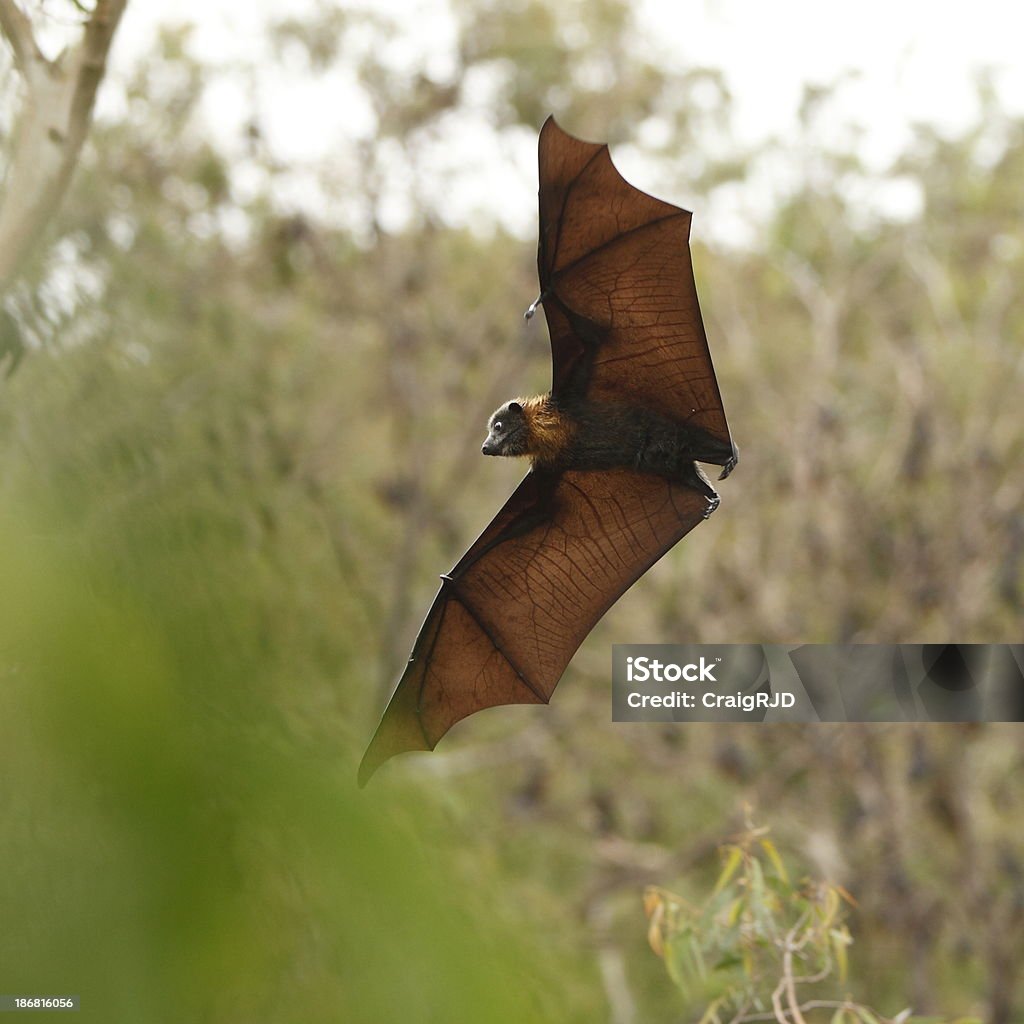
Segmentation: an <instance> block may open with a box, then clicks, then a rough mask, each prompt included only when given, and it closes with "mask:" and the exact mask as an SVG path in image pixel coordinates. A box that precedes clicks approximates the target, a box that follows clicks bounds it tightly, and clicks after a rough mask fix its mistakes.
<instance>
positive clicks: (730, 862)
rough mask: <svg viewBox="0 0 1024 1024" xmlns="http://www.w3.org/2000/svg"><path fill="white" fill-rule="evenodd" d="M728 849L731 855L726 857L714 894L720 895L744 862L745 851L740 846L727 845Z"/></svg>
mask: <svg viewBox="0 0 1024 1024" xmlns="http://www.w3.org/2000/svg"><path fill="white" fill-rule="evenodd" d="M726 849H727V850H728V851H729V856H728V857H727V858H726V861H725V866H724V867H723V868H722V873H721V874H720V875H719V876H718V881H717V882H716V883H715V890H714V892H713V893H712V895H713V896H716V895H718V893H720V892H721V891H722V890H723V889H724V888H725V887H726V886H727V885H728V884H729V880H730V879H731V878H732V876H733V875H735V874H736V869H737V868H738V867H739V866H740V864H742V863H743V851H742V850H741V849H740V848H739V847H738V846H727V847H726Z"/></svg>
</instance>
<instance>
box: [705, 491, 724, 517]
mask: <svg viewBox="0 0 1024 1024" xmlns="http://www.w3.org/2000/svg"><path fill="white" fill-rule="evenodd" d="M721 504H722V499H721V498H720V497H719V496H718V495H717V494H716V495H715V496H714V497H709V498H708V505H707V508H706V509H704V513H703V515H704V518H705V519H710V518H711V513H712V512H714V511H715V509H716V508H718V506H719V505H721Z"/></svg>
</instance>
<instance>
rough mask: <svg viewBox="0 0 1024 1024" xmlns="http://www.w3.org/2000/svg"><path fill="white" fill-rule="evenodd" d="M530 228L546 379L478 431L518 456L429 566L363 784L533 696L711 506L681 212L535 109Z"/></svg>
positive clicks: (722, 461)
mask: <svg viewBox="0 0 1024 1024" xmlns="http://www.w3.org/2000/svg"><path fill="white" fill-rule="evenodd" d="M540 229H541V230H540V244H539V247H538V254H537V266H538V271H539V275H540V285H541V297H540V299H539V300H538V301H539V302H540V303H542V304H543V306H544V313H545V317H546V319H547V322H548V331H549V333H550V335H551V355H552V364H553V365H552V378H553V381H552V388H551V392H550V393H549V394H547V395H542V396H540V397H537V398H530V399H515V400H513V401H511V402H506V403H505V404H504V405H503V406H502V407H501V408H500V409H498V410H497V411H496V412H495V413H494V415H493V416H492V417H491V419H490V423H489V424H488V436H487V440H486V441H485V443H484V446H483V451H484V454H487V455H506V456H525V457H528V458H530V460H531V462H532V469H531V471H530V472H529V473H528V474H527V475H526V478H525V479H524V480H523V482H522V483H521V484H520V485H519V487H518V488H517V489H516V491H515V493H514V494H513V495H512V496H511V497H510V498H509V500H508V501H507V502H506V504H505V506H504V508H502V509H501V511H500V512H499V513H498V514H497V516H496V517H495V518H494V520H493V521H492V522H491V524H490V526H488V527H487V529H486V530H484V532H483V533H482V534H481V535H480V537H478V538H477V540H476V542H475V543H474V544H473V545H472V547H470V549H469V550H468V551H467V552H466V554H465V555H464V556H463V557H462V558H461V559H460V561H459V563H458V564H457V565H456V566H455V567H454V568H453V569H452V570H451V572H450V573H448V574H447V575H445V576H443V577H442V584H441V590H440V592H439V593H438V595H437V598H436V599H435V600H434V603H433V605H432V606H431V609H430V611H429V612H428V613H427V618H426V621H425V622H424V623H423V628H422V629H421V630H420V634H419V636H418V637H417V638H416V643H415V645H414V647H413V651H412V655H411V656H410V658H409V664H408V665H407V666H406V669H405V672H404V673H403V674H402V678H401V679H400V680H399V683H398V687H397V689H396V690H395V693H394V695H393V696H392V698H391V701H390V703H389V704H388V707H387V710H386V711H385V713H384V718H383V719H382V721H381V724H380V726H379V727H378V729H377V732H376V734H375V735H374V738H373V741H372V742H371V744H370V747H369V749H368V750H367V752H366V755H365V756H364V758H363V763H362V765H361V766H360V770H359V778H360V783H361V784H362V783H365V781H366V780H367V779H368V778H369V776H370V775H371V774H372V773H373V772H374V771H375V770H376V768H377V766H378V765H379V764H380V763H381V762H382V761H384V760H386V759H387V758H388V757H390V756H392V755H393V754H396V753H399V752H400V751H403V750H431V749H433V747H434V745H435V744H436V743H437V741H438V740H439V739H440V738H441V737H442V736H443V735H444V733H445V732H447V730H448V729H449V728H450V727H451V726H452V725H453V724H454V723H455V722H457V721H459V720H460V719H462V718H465V717H466V716H467V715H470V714H473V712H475V711H479V710H481V709H482V708H486V707H491V706H494V705H497V704H515V703H527V704H531V703H546V702H547V701H548V700H549V699H550V697H551V693H552V691H553V690H554V688H555V685H556V684H557V682H558V680H559V678H560V676H561V674H562V672H563V670H564V669H565V666H566V665H567V664H568V663H569V660H570V659H571V657H572V655H573V654H574V652H575V651H576V648H577V647H578V646H579V645H580V644H581V643H582V642H583V639H584V638H585V637H586V635H587V634H588V633H589V632H590V630H591V629H592V628H593V627H594V625H595V623H596V622H597V620H598V619H599V618H600V617H601V616H602V615H603V614H604V613H605V612H606V611H607V610H608V608H610V607H611V605H612V604H614V603H615V601H616V600H618V598H619V597H620V596H621V595H622V593H623V592H624V591H625V590H626V589H627V588H628V587H629V586H630V585H631V584H633V583H634V582H635V581H636V580H637V579H638V578H639V577H640V576H641V575H642V574H643V573H644V572H645V571H646V570H647V569H648V568H649V567H650V566H651V565H653V564H654V562H656V561H657V560H658V559H659V558H660V557H661V556H662V555H663V554H664V553H665V552H666V551H668V550H669V548H671V547H672V546H673V545H674V544H675V543H676V542H677V541H678V540H679V539H680V538H681V537H683V536H684V535H685V534H686V533H688V532H689V531H690V530H691V529H693V527H694V526H696V525H697V524H698V523H700V522H701V521H702V520H703V519H705V518H707V517H708V516H709V515H710V514H711V512H713V511H714V509H715V508H716V507H717V506H718V503H719V498H718V495H717V493H716V492H715V490H714V488H713V487H712V486H711V484H710V483H709V482H708V480H707V477H705V476H704V474H703V473H702V472H701V471H700V469H699V468H698V467H697V463H698V462H707V463H712V464H714V465H718V466H722V467H724V468H723V471H722V474H721V477H725V476H728V474H729V473H730V471H731V470H732V468H733V466H735V464H736V448H735V446H734V444H733V442H732V438H731V436H730V434H729V428H728V425H727V424H726V420H725V413H724V411H723V409H722V398H721V395H720V394H719V391H718V384H717V381H716V380H715V374H714V369H713V367H712V365H711V355H710V353H709V351H708V344H707V338H706V337H705V334H704V324H703V321H702V320H701V315H700V308H699V306H698V303H697V291H696V287H695V285H694V281H693V269H692V266H691V264H690V251H689V245H688V239H689V230H690V214H689V212H688V211H686V210H682V209H680V208H679V207H676V206H672V205H670V204H669V203H665V202H662V201H661V200H658V199H654V198H653V197H652V196H649V195H647V194H645V193H643V192H640V191H639V190H638V189H635V188H633V186H632V185H630V184H629V183H628V182H626V181H625V180H624V179H623V178H622V177H621V175H620V174H619V173H618V171H616V169H615V167H614V165H613V164H612V162H611V159H610V157H609V155H608V148H607V146H599V145H595V144H593V143H588V142H581V141H580V140H579V139H575V138H573V137H572V136H571V135H567V134H566V133H565V132H563V131H562V130H561V128H559V127H558V125H557V124H555V122H554V119H553V118H549V119H548V121H547V122H546V123H545V125H544V128H543V130H542V131H541V137H540ZM532 308H533V307H531V309H532ZM721 477H720V479H721Z"/></svg>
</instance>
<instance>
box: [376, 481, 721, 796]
mask: <svg viewBox="0 0 1024 1024" xmlns="http://www.w3.org/2000/svg"><path fill="white" fill-rule="evenodd" d="M705 506H706V500H705V499H704V498H703V497H702V496H701V495H699V494H697V492H695V491H692V490H689V489H687V488H685V487H682V486H680V485H678V484H673V483H670V482H669V481H667V480H664V479H662V478H661V477H657V476H653V475H651V474H643V473H634V472H632V471H630V470H625V469H623V470H612V471H606V472H577V471H568V472H564V473H547V472H544V471H533V472H531V473H529V474H528V475H527V476H526V478H525V479H524V480H523V482H522V483H521V484H520V485H519V487H518V488H517V489H516V491H515V492H514V493H513V494H512V496H511V497H510V498H509V500H508V501H507V502H506V504H505V506H504V508H502V510H501V511H500V512H499V513H498V515H497V516H496V517H495V518H494V520H493V521H492V522H491V524H490V526H488V527H487V529H486V530H484V532H483V533H482V534H481V535H480V537H479V538H478V539H477V541H476V543H475V544H474V545H473V546H472V547H471V548H470V549H469V551H467V552H466V554H465V555H464V556H463V557H462V559H461V560H460V561H459V563H458V565H456V566H455V568H454V569H452V571H451V572H450V573H449V574H448V575H447V576H444V577H442V583H441V590H440V592H439V593H438V595H437V597H436V598H435V599H434V603H433V605H432V606H431V608H430V611H429V612H428V613H427V618H426V621H425V622H424V623H423V627H422V629H421V630H420V633H419V636H418V637H417V638H416V643H415V645H414V647H413V651H412V656H411V658H410V659H409V664H408V665H407V666H406V669H405V672H404V673H403V675H402V678H401V680H400V681H399V683H398V688H397V689H396V690H395V693H394V695H393V696H392V698H391V701H390V703H389V704H388V706H387V710H386V711H385V712H384V717H383V719H382V720H381V723H380V725H379V727H378V728H377V732H376V733H375V735H374V737H373V741H372V742H371V743H370V746H369V748H368V750H367V751H366V754H365V756H364V757H363V761H362V764H361V765H360V768H359V783H360V785H364V784H365V783H366V781H367V780H368V779H369V777H370V776H371V775H372V774H373V772H374V771H375V770H376V769H377V767H378V766H379V765H380V764H381V763H382V762H383V761H385V760H387V758H389V757H391V756H392V755H393V754H397V753H400V752H401V751H404V750H432V749H433V748H434V745H435V744H436V743H437V741H438V740H439V739H440V738H441V737H442V736H443V735H444V734H445V733H446V732H447V731H448V729H449V728H451V726H452V725H454V724H455V723H456V722H458V721H459V720H460V719H462V718H465V717H466V716H467V715H471V714H473V712H474V711H480V710H481V709H483V708H488V707H493V706H495V705H498V704H541V703H547V701H548V700H549V699H550V698H551V694H552V692H553V690H554V689H555V685H556V684H557V682H558V680H559V678H560V677H561V675H562V672H563V671H564V670H565V667H566V665H568V663H569V660H570V659H571V658H572V656H573V654H574V653H575V651H576V649H577V647H579V645H580V644H581V643H582V642H583V640H584V638H585V637H586V636H587V634H588V633H589V632H590V630H591V629H592V628H593V627H594V625H595V623H596V622H597V621H598V619H600V618H601V616H602V615H604V613H605V612H606V611H607V610H608V609H609V608H610V607H611V606H612V605H613V604H614V603H615V601H617V600H618V599H619V597H620V596H621V595H622V594H623V593H624V592H625V591H626V590H627V588H628V587H629V586H630V585H631V584H632V583H633V582H634V581H635V580H637V579H639V577H640V576H641V575H643V573H644V572H646V570H647V569H648V568H649V567H650V566H651V565H653V564H654V563H655V562H656V561H657V560H658V559H659V558H660V557H661V556H662V555H663V554H664V553H665V552H666V551H668V549H669V548H671V547H672V545H673V544H675V543H676V541H678V540H679V538H680V537H682V536H683V535H684V534H685V533H687V531H689V530H690V529H692V528H693V527H694V526H696V524H697V523H699V522H700V521H701V520H702V518H703V514H704V509H705Z"/></svg>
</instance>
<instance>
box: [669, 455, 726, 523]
mask: <svg viewBox="0 0 1024 1024" xmlns="http://www.w3.org/2000/svg"><path fill="white" fill-rule="evenodd" d="M678 480H679V483H681V484H683V485H684V486H685V487H689V488H691V489H692V490H695V491H697V492H698V493H700V494H703V495H704V497H705V498H707V499H708V505H707V508H706V509H704V518H705V519H707V518H708V517H709V516H710V515H711V513H712V512H714V511H715V509H716V508H718V506H719V504H720V503H721V501H722V499H721V498H720V497H719V496H718V491H716V490H715V489H714V487H712V486H711V481H710V480H709V479H708V478H707V477H706V476H705V475H704V471H703V470H702V469H701V468H700V466H698V465H697V463H696V462H688V463H687V464H686V465H685V466H684V467H683V469H682V472H681V473H680V474H679V477H678Z"/></svg>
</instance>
